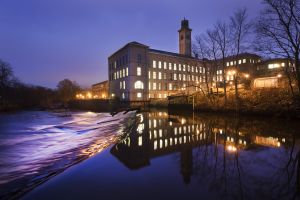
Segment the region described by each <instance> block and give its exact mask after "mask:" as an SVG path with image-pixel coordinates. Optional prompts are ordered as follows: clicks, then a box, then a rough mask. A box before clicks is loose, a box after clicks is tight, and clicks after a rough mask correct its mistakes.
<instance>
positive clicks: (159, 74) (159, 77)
mask: <svg viewBox="0 0 300 200" xmlns="http://www.w3.org/2000/svg"><path fill="white" fill-rule="evenodd" d="M158 79H159V80H161V72H158Z"/></svg>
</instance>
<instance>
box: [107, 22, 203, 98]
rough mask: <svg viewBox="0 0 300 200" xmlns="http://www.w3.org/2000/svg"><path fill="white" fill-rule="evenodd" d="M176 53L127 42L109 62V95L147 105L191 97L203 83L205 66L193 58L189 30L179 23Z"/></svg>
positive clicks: (187, 23) (186, 23) (185, 25)
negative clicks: (174, 97) (156, 100)
mask: <svg viewBox="0 0 300 200" xmlns="http://www.w3.org/2000/svg"><path fill="white" fill-rule="evenodd" d="M178 33H179V38H178V39H179V53H173V52H167V51H162V50H157V49H152V48H150V47H149V46H147V45H144V44H141V43H138V42H130V43H128V44H126V45H125V46H124V47H122V48H121V49H119V50H118V51H116V52H115V53H113V54H112V55H111V56H110V57H109V58H108V63H109V70H108V73H109V74H108V75H109V95H110V98H118V99H120V100H125V101H148V100H149V99H151V98H166V97H167V96H169V95H174V94H180V93H194V92H196V91H198V90H200V88H201V87H202V85H203V84H204V83H205V68H206V67H207V65H208V63H207V62H205V61H202V60H199V59H197V58H195V57H192V41H191V33H192V30H191V29H190V28H189V22H188V20H186V19H184V20H182V22H181V28H180V30H178Z"/></svg>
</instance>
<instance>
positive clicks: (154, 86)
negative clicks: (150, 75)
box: [152, 82, 156, 90]
mask: <svg viewBox="0 0 300 200" xmlns="http://www.w3.org/2000/svg"><path fill="white" fill-rule="evenodd" d="M152 89H153V90H156V83H155V82H153V87H152Z"/></svg>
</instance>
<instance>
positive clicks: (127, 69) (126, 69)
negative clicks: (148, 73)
mask: <svg viewBox="0 0 300 200" xmlns="http://www.w3.org/2000/svg"><path fill="white" fill-rule="evenodd" d="M126 76H128V67H127V68H126Z"/></svg>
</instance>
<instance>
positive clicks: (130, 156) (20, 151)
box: [0, 110, 300, 199]
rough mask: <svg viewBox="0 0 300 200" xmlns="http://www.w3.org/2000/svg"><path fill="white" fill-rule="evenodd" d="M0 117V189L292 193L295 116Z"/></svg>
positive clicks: (211, 195) (297, 141)
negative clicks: (284, 117) (292, 117)
mask: <svg viewBox="0 0 300 200" xmlns="http://www.w3.org/2000/svg"><path fill="white" fill-rule="evenodd" d="M133 118H134V119H135V121H133V120H129V119H133ZM0 119H1V123H0V130H1V135H0V137H1V142H0V150H1V151H0V159H1V165H0V181H1V182H0V184H1V185H0V188H1V189H0V191H1V193H2V195H3V194H6V195H5V196H3V197H4V198H8V197H9V195H15V192H23V193H25V192H27V191H30V190H32V189H33V188H34V189H33V190H32V191H31V192H29V193H27V194H26V195H25V197H24V199H94V198H96V197H100V196H101V197H102V198H103V199H121V198H122V199H199V198H203V199H295V198H297V197H298V196H297V192H298V191H300V174H299V172H300V166H299V155H300V153H299V152H300V137H299V136H300V132H299V130H300V124H299V123H298V121H287V120H283V119H272V118H266V117H265V118H258V117H256V118H253V117H239V118H238V117H234V116H227V115H216V114H207V113H198V114H196V113H170V112H168V111H163V110H152V111H150V112H141V113H136V114H135V113H133V112H131V113H128V114H127V115H124V114H122V113H120V114H118V115H116V116H114V117H111V116H110V115H109V114H106V113H102V114H99V113H91V112H79V113H72V117H59V116H57V115H56V114H54V113H48V112H22V113H18V114H10V115H5V117H4V116H3V115H2V116H1V118H0ZM101 121H102V122H105V123H101ZM99 122H100V123H99ZM133 122H134V123H133ZM99 124H100V125H101V127H99ZM129 124H131V126H129ZM132 124H133V125H132ZM3 130H4V132H3ZM92 155H95V156H92ZM90 157H91V158H90ZM87 158H89V159H87ZM83 160H84V162H81V161H83ZM75 164H76V165H75ZM69 166H73V167H72V168H70V169H67V170H65V169H66V168H68V167H69ZM83 172H84V173H83ZM57 174H59V175H57ZM54 175H57V176H54ZM45 177H46V178H45ZM45 180H48V181H47V182H46V183H44V184H40V183H43V182H45ZM70 180H72V181H70ZM36 186H38V187H36ZM49 191H51V192H49ZM8 192H9V193H8Z"/></svg>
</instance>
